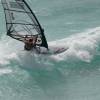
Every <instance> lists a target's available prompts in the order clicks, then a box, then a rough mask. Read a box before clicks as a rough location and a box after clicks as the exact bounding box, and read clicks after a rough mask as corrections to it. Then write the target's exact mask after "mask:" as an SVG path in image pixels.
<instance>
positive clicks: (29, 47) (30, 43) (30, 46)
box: [24, 37, 36, 51]
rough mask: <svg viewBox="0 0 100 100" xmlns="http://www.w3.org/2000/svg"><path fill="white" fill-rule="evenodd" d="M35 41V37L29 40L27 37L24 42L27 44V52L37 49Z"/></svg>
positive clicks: (25, 47)
mask: <svg viewBox="0 0 100 100" xmlns="http://www.w3.org/2000/svg"><path fill="white" fill-rule="evenodd" d="M35 41H36V39H35V38H33V37H29V38H27V37H26V38H25V40H24V43H25V46H24V49H25V50H27V51H30V50H32V49H33V48H35V47H36V44H35Z"/></svg>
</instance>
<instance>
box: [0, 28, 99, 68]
mask: <svg viewBox="0 0 100 100" xmlns="http://www.w3.org/2000/svg"><path fill="white" fill-rule="evenodd" d="M5 38H6V39H5ZM99 43H100V27H97V28H94V29H89V30H87V31H85V32H82V33H77V34H74V35H71V36H70V37H67V38H64V39H62V40H56V41H52V42H49V45H50V46H55V45H58V46H59V47H60V46H65V47H67V48H68V50H67V51H65V52H63V53H61V54H58V55H40V54H39V55H38V54H34V53H33V52H27V51H24V50H23V48H22V47H23V44H22V43H20V42H18V41H16V40H13V39H10V38H7V37H5V36H3V37H2V39H1V41H0V65H1V66H7V65H8V66H9V65H10V64H11V63H12V61H13V62H14V61H15V62H16V63H17V65H19V66H22V67H25V68H33V66H36V67H37V66H38V67H39V68H40V67H41V66H42V64H43V66H44V67H45V68H47V65H51V66H52V65H53V64H54V62H59V61H65V62H66V61H70V60H71V61H84V62H87V63H90V62H91V61H92V59H93V58H94V57H95V56H96V55H99V51H98V48H99ZM97 52H98V53H97Z"/></svg>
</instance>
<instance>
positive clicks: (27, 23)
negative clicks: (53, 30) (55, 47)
mask: <svg viewBox="0 0 100 100" xmlns="http://www.w3.org/2000/svg"><path fill="white" fill-rule="evenodd" d="M1 3H2V5H3V8H4V12H5V19H6V27H7V35H9V36H10V37H12V38H14V39H17V40H19V41H23V39H24V38H25V37H26V36H30V37H31V36H36V37H39V38H41V42H40V43H37V45H38V46H43V47H46V48H47V49H48V44H47V41H46V38H45V35H44V30H43V29H42V27H41V25H40V23H39V21H38V20H37V18H36V16H35V14H34V13H33V11H32V10H31V8H30V7H29V5H28V4H27V2H26V1H25V0H1Z"/></svg>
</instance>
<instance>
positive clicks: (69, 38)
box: [0, 0, 100, 100]
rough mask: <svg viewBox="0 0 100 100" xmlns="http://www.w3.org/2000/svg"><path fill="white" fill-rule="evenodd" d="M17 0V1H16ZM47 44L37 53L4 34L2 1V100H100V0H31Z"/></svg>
mask: <svg viewBox="0 0 100 100" xmlns="http://www.w3.org/2000/svg"><path fill="white" fill-rule="evenodd" d="M12 1H13V0H12ZM27 2H28V4H29V5H30V6H31V8H32V10H33V11H34V12H35V14H36V16H37V18H38V19H39V22H40V23H41V25H42V27H43V28H44V30H45V35H46V38H47V40H48V42H49V44H53V45H55V44H56V45H58V46H61V45H64V46H66V47H68V48H69V49H68V50H67V51H66V52H64V53H61V54H59V55H48V56H47V55H37V54H33V53H32V52H26V51H24V50H23V45H24V44H22V43H20V42H18V41H16V40H13V39H11V38H10V37H8V36H6V26H5V19H4V12H3V8H2V5H1V4H0V100H100V0H27Z"/></svg>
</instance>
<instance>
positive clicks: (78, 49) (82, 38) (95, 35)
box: [51, 27, 100, 62]
mask: <svg viewBox="0 0 100 100" xmlns="http://www.w3.org/2000/svg"><path fill="white" fill-rule="evenodd" d="M99 42H100V27H97V28H94V29H90V30H88V31H86V32H83V33H78V34H75V35H72V36H70V37H68V38H65V39H62V40H59V41H55V42H52V43H51V45H58V44H59V46H61V45H63V46H65V47H68V48H69V49H68V50H67V51H66V52H64V53H61V54H59V55H53V56H52V57H53V58H54V59H56V60H58V61H59V60H65V59H71V60H72V59H74V60H75V59H79V60H82V61H85V62H91V60H92V59H93V57H94V56H95V55H96V52H97V48H98V46H99Z"/></svg>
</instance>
